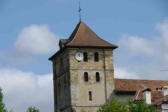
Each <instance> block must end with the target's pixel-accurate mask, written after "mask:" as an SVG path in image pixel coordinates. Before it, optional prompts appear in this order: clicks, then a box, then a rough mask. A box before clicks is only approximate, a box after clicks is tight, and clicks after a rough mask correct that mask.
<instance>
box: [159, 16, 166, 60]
mask: <svg viewBox="0 0 168 112" xmlns="http://www.w3.org/2000/svg"><path fill="white" fill-rule="evenodd" d="M156 27H157V29H158V30H159V31H160V33H161V35H162V38H161V48H162V58H164V59H165V60H166V62H168V19H166V20H165V21H164V22H163V23H161V24H158V25H157V26H156Z"/></svg>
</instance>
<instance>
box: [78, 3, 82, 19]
mask: <svg viewBox="0 0 168 112" xmlns="http://www.w3.org/2000/svg"><path fill="white" fill-rule="evenodd" d="M81 11H82V9H81V6H80V0H79V10H78V12H79V22H81V20H82V19H81Z"/></svg>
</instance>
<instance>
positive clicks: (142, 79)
mask: <svg viewBox="0 0 168 112" xmlns="http://www.w3.org/2000/svg"><path fill="white" fill-rule="evenodd" d="M114 80H135V81H166V82H167V81H168V80H155V79H123V78H114Z"/></svg>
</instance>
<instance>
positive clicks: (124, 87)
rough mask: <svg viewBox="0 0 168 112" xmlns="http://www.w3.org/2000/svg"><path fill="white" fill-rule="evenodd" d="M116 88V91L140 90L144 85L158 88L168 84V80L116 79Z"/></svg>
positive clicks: (153, 88)
mask: <svg viewBox="0 0 168 112" xmlns="http://www.w3.org/2000/svg"><path fill="white" fill-rule="evenodd" d="M114 83H115V90H116V91H138V90H139V89H140V88H141V87H142V85H144V86H146V87H147V88H150V89H151V90H156V88H161V87H163V86H167V85H168V81H164V80H138V79H115V80H114Z"/></svg>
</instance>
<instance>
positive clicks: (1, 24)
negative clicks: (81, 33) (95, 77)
mask: <svg viewBox="0 0 168 112" xmlns="http://www.w3.org/2000/svg"><path fill="white" fill-rule="evenodd" d="M81 7H82V21H83V22H85V23H86V24H87V25H88V26H89V27H91V28H92V29H93V30H94V31H95V32H96V33H97V34H98V35H99V36H100V37H102V38H103V39H105V40H107V41H109V42H111V43H113V44H117V45H119V48H118V49H116V50H115V52H114V55H115V58H114V60H115V70H116V74H115V75H116V77H120V78H147V79H166V78H167V79H168V77H167V76H166V74H167V72H166V71H165V72H161V70H163V71H164V70H165V69H167V63H168V58H167V56H166V55H167V52H165V51H166V50H167V49H168V46H167V44H168V40H167V38H168V36H167V35H168V34H167V32H168V31H167V28H168V21H167V19H168V1H167V0H106V1H103V0H81ZM78 22H79V15H78V0H0V80H6V81H4V82H3V83H0V84H1V85H2V88H4V92H5V93H6V94H7V95H6V97H5V102H7V106H8V107H9V108H13V109H14V110H16V111H17V112H21V111H23V108H21V106H19V103H18V106H13V105H12V103H9V102H11V100H13V101H14V99H10V98H7V97H10V96H9V95H15V94H14V93H15V92H16V91H12V90H13V89H11V91H10V89H7V90H6V89H5V87H6V86H7V87H8V86H9V85H8V84H6V83H8V81H9V80H14V81H15V80H16V78H15V77H14V76H15V75H16V77H18V79H19V78H20V79H22V78H23V77H25V79H24V80H26V81H25V82H29V81H30V82H31V81H32V80H37V81H41V80H47V82H45V84H46V85H45V86H44V89H45V87H49V88H51V92H49V93H46V94H51V93H52V80H51V79H52V76H51V75H52V64H51V62H49V61H48V58H49V57H50V56H51V55H53V54H54V53H55V52H56V51H57V50H58V47H57V43H58V40H59V39H60V38H68V37H69V35H70V34H71V32H72V31H73V29H74V28H75V26H76V25H77V23H78ZM34 31H36V32H34ZM29 36H30V38H29ZM36 37H38V38H40V37H41V39H44V40H45V42H46V43H45V42H44V40H40V41H39V39H36ZM166 37H167V38H166ZM30 39H32V40H30ZM33 39H35V40H33ZM47 42H48V43H47ZM54 42H55V43H54ZM45 46H50V47H51V48H47V49H46V48H45ZM47 50H48V51H47ZM164 57H165V59H164ZM21 74H22V75H21ZM158 74H159V75H158ZM162 74H163V75H162ZM10 75H12V76H13V77H12V78H13V79H12V78H11V77H10ZM27 75H29V76H31V78H28V79H30V80H27ZM8 76H9V77H8ZM40 76H41V77H40ZM47 76H48V77H47ZM4 78H5V79H4ZM45 78H47V79H45ZM18 79H17V81H18ZM19 81H20V80H19ZM25 82H24V84H23V85H27V83H25ZM42 82H43V81H42ZM13 83H14V82H13ZM13 83H12V84H13ZM22 83H23V82H19V83H17V84H18V85H22ZM17 84H16V85H17ZM33 84H35V85H37V86H40V85H38V84H37V83H35V82H34V83H33ZM40 84H41V83H40ZM1 85H0V86H1ZM14 85H15V83H14ZM10 87H11V88H14V87H13V86H12V85H10ZM26 87H27V86H26ZM40 87H41V86H40ZM23 88H25V87H24V86H23ZM35 90H36V89H33V90H32V89H31V88H28V89H27V90H26V91H32V92H36V91H35ZM42 90H43V89H41V91H40V92H42ZM9 92H11V93H9ZM24 97H25V98H26V97H27V96H26V95H25V96H24ZM34 99H35V98H34ZM44 101H46V99H44ZM47 101H48V102H52V97H50V98H49V99H48V100H47ZM32 102H33V101H32ZM32 102H31V101H30V102H27V103H26V104H27V105H24V106H25V107H26V106H28V105H29V104H30V103H32ZM40 102H41V101H40ZM20 103H21V102H20ZM37 106H38V107H39V108H42V107H44V106H42V104H39V105H37ZM22 107H23V106H22ZM48 107H50V108H51V107H52V104H51V105H49V106H48ZM45 108H46V109H49V110H50V108H47V107H45ZM49 110H45V111H49ZM42 112H43V111H42Z"/></svg>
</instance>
